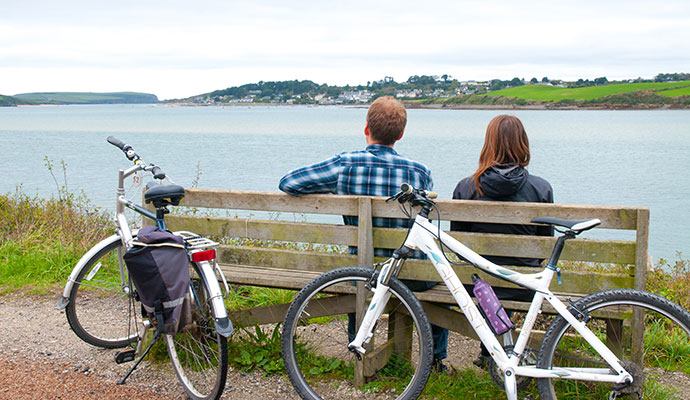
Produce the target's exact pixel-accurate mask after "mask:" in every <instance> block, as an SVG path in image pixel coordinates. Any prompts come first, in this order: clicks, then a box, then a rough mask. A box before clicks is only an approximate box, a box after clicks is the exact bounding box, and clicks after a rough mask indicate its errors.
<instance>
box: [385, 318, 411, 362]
mask: <svg viewBox="0 0 690 400" xmlns="http://www.w3.org/2000/svg"><path fill="white" fill-rule="evenodd" d="M388 339H389V340H391V339H392V340H393V352H394V353H396V354H397V355H398V356H399V357H401V358H404V359H405V360H409V359H410V356H411V353H412V317H410V316H409V315H408V314H406V313H400V312H393V313H390V314H389V315H388Z"/></svg>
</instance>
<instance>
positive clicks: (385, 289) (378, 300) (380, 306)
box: [347, 258, 405, 355]
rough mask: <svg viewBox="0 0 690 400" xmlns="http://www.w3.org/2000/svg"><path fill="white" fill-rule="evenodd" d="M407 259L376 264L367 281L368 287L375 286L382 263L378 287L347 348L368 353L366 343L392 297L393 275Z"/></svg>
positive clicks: (396, 259) (389, 260) (360, 352)
mask: <svg viewBox="0 0 690 400" xmlns="http://www.w3.org/2000/svg"><path fill="white" fill-rule="evenodd" d="M404 262H405V260H404V259H403V258H390V259H388V260H387V261H386V262H384V263H383V264H378V265H376V266H375V269H374V274H373V275H372V278H371V279H370V280H369V282H367V285H366V287H367V289H368V290H371V288H372V287H373V281H374V277H375V276H376V268H377V267H378V266H379V265H380V266H381V270H380V271H379V274H378V277H377V279H376V287H375V288H374V296H373V297H372V299H371V302H369V304H368V306H367V311H366V313H365V314H364V318H363V319H362V323H361V325H360V326H359V329H358V330H357V335H356V336H355V339H354V340H353V341H352V342H351V343H350V344H348V346H347V348H348V349H349V350H350V351H353V352H355V353H357V354H359V355H362V354H364V353H366V350H365V349H364V345H365V344H366V343H369V340H371V337H372V336H373V335H374V326H375V325H376V321H378V319H379V318H380V317H381V314H383V310H384V309H385V308H386V304H388V300H389V299H390V297H391V293H390V286H389V284H390V280H391V278H392V277H394V276H397V274H398V272H399V271H400V269H401V268H402V266H403V264H404Z"/></svg>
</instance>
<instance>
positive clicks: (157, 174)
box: [151, 166, 165, 179]
mask: <svg viewBox="0 0 690 400" xmlns="http://www.w3.org/2000/svg"><path fill="white" fill-rule="evenodd" d="M151 173H152V174H153V177H154V178H156V179H165V172H163V170H162V169H161V168H160V167H159V166H155V167H153V168H151Z"/></svg>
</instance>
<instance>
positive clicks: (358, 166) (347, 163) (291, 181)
mask: <svg viewBox="0 0 690 400" xmlns="http://www.w3.org/2000/svg"><path fill="white" fill-rule="evenodd" d="M405 182H407V183H409V184H410V185H412V186H413V187H414V188H416V189H425V190H432V189H433V186H434V183H433V181H432V179H431V171H429V168H427V167H426V166H425V165H424V164H422V163H419V162H416V161H412V160H409V159H407V158H404V157H402V156H400V155H399V154H398V153H397V152H396V151H395V150H393V148H392V147H389V146H384V145H380V144H372V145H369V146H367V148H366V149H365V150H362V151H355V152H350V153H341V154H338V155H337V156H334V157H331V158H329V159H327V160H325V161H322V162H320V163H316V164H313V165H309V166H306V167H302V168H298V169H295V170H292V171H290V172H288V173H287V175H285V176H284V177H283V178H282V179H281V180H280V184H279V186H278V187H279V188H280V190H282V191H283V192H285V193H289V194H292V195H295V196H299V195H302V194H310V193H335V194H349V195H365V196H393V195H394V194H396V193H397V192H398V191H399V190H400V185H401V184H402V183H405ZM343 219H344V220H345V224H346V225H357V217H352V216H343ZM372 222H373V224H374V226H377V227H386V228H409V226H410V224H409V221H408V220H405V219H392V218H374V219H373V221H372ZM377 250H379V249H377ZM377 253H378V252H377Z"/></svg>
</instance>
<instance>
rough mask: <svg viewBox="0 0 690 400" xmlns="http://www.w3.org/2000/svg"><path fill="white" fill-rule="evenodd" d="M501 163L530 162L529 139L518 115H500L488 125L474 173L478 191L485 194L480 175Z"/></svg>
mask: <svg viewBox="0 0 690 400" xmlns="http://www.w3.org/2000/svg"><path fill="white" fill-rule="evenodd" d="M499 164H516V165H519V166H521V167H526V166H527V164H529V140H528V139H527V132H525V127H523V126H522V122H520V120H519V119H518V117H515V116H512V115H499V116H497V117H495V118H494V119H492V120H491V122H489V126H487V127H486V136H485V138H484V147H482V152H481V153H480V154H479V167H478V168H477V171H475V172H474V174H472V178H473V179H474V185H475V187H476V189H477V193H479V194H480V195H482V194H483V193H482V189H481V187H480V186H479V177H480V176H482V174H483V173H484V172H486V170H487V169H489V168H491V167H492V166H494V165H499Z"/></svg>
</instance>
